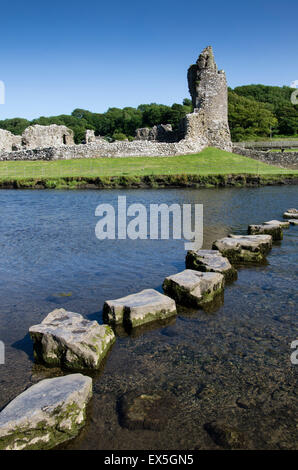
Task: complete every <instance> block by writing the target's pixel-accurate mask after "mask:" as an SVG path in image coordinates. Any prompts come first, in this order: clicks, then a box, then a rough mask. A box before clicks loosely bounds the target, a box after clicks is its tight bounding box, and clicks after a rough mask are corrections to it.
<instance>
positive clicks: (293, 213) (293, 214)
mask: <svg viewBox="0 0 298 470" xmlns="http://www.w3.org/2000/svg"><path fill="white" fill-rule="evenodd" d="M283 217H284V219H298V209H288V210H287V211H286V212H284V215H283Z"/></svg>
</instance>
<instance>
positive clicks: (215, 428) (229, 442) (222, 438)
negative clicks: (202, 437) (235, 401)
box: [204, 421, 249, 449]
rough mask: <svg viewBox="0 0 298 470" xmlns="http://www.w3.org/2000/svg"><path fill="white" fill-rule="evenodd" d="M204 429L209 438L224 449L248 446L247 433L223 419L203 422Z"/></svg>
mask: <svg viewBox="0 0 298 470" xmlns="http://www.w3.org/2000/svg"><path fill="white" fill-rule="evenodd" d="M204 429H205V431H207V433H208V434H209V436H210V437H211V439H212V440H213V441H214V442H215V443H216V444H217V445H219V446H221V447H223V448H224V449H246V448H248V446H249V442H248V437H247V434H246V433H244V432H243V431H240V430H239V429H237V428H235V427H231V426H230V425H229V424H228V423H226V422H225V421H213V422H211V423H205V424H204Z"/></svg>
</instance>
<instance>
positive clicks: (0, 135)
mask: <svg viewBox="0 0 298 470" xmlns="http://www.w3.org/2000/svg"><path fill="white" fill-rule="evenodd" d="M21 146H22V137H21V136H20V135H14V134H12V133H11V132H9V131H6V130H4V129H0V151H3V150H4V151H5V150H6V151H8V152H10V151H12V150H19V149H20V148H21Z"/></svg>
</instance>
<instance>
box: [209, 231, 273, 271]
mask: <svg viewBox="0 0 298 470" xmlns="http://www.w3.org/2000/svg"><path fill="white" fill-rule="evenodd" d="M212 248H213V249H214V250H219V251H220V252H221V253H222V254H223V256H226V257H227V258H228V259H229V261H230V262H231V263H232V264H233V263H235V264H237V263H239V264H246V263H262V262H264V261H265V260H266V255H267V254H268V252H269V251H270V249H271V248H272V236H271V235H229V236H228V237H225V238H221V239H219V240H216V241H215V242H214V243H213V246H212Z"/></svg>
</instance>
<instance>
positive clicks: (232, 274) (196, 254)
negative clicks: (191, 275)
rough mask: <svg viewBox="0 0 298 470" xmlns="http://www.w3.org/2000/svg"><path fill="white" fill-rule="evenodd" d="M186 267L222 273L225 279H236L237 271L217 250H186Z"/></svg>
mask: <svg viewBox="0 0 298 470" xmlns="http://www.w3.org/2000/svg"><path fill="white" fill-rule="evenodd" d="M185 264H186V268H188V269H195V270H197V271H202V272H213V273H220V274H223V275H224V277H225V280H226V281H233V280H235V279H237V271H236V269H235V268H234V267H233V266H232V265H231V263H230V262H229V260H228V259H227V258H225V257H224V256H222V254H221V253H220V252H219V251H218V250H197V251H188V252H187V255H186V260H185Z"/></svg>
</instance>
